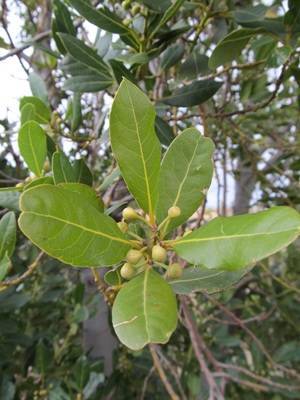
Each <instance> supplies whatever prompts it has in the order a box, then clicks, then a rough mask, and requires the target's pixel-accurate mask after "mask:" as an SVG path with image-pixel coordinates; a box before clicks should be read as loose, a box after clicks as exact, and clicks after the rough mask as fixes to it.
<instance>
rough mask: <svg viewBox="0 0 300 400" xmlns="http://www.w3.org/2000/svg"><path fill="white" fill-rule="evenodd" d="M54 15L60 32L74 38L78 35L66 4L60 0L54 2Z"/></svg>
mask: <svg viewBox="0 0 300 400" xmlns="http://www.w3.org/2000/svg"><path fill="white" fill-rule="evenodd" d="M54 15H55V18H56V23H57V28H58V32H62V33H69V34H70V35H73V36H75V35H76V29H75V26H74V24H73V21H72V18H71V14H70V12H69V10H68V8H67V7H66V6H65V4H64V3H63V2H62V1H60V0H54Z"/></svg>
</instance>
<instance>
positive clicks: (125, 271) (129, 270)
mask: <svg viewBox="0 0 300 400" xmlns="http://www.w3.org/2000/svg"><path fill="white" fill-rule="evenodd" d="M120 274H121V276H122V278H124V279H131V278H132V277H133V276H134V274H135V269H134V268H133V266H132V265H131V264H129V263H125V264H124V265H123V266H122V268H121V270H120Z"/></svg>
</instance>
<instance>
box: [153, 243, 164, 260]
mask: <svg viewBox="0 0 300 400" xmlns="http://www.w3.org/2000/svg"><path fill="white" fill-rule="evenodd" d="M166 258H167V252H166V250H165V249H164V248H163V247H161V246H160V245H159V244H156V245H155V246H153V248H152V259H153V260H154V261H157V262H162V263H163V262H164V261H165V260H166Z"/></svg>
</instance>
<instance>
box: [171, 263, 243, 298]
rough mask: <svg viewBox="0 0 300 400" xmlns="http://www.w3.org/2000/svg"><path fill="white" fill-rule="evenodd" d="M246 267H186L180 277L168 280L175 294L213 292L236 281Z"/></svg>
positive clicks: (225, 287)
mask: <svg viewBox="0 0 300 400" xmlns="http://www.w3.org/2000/svg"><path fill="white" fill-rule="evenodd" d="M247 272H248V269H246V270H245V269H241V270H239V271H222V270H221V271H214V270H210V269H206V268H201V267H188V268H184V269H183V273H182V275H181V277H180V278H178V279H174V280H171V281H169V284H170V285H171V286H172V288H173V290H174V292H175V293H177V294H189V293H192V292H201V291H203V292H208V293H215V292H218V291H221V290H225V289H228V288H230V287H231V286H232V285H234V284H235V283H237V282H238V281H239V280H240V279H241V278H242V277H243V276H244V275H245V274H246V273H247Z"/></svg>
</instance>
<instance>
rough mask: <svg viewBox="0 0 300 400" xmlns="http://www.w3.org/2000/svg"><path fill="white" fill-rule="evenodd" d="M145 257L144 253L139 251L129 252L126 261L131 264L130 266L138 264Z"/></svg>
mask: <svg viewBox="0 0 300 400" xmlns="http://www.w3.org/2000/svg"><path fill="white" fill-rule="evenodd" d="M142 257H143V253H142V252H141V251H139V250H133V249H131V250H129V251H128V253H127V255H126V260H127V261H128V262H129V263H130V264H137V263H138V262H139V261H140V259H141V258H142Z"/></svg>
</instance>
